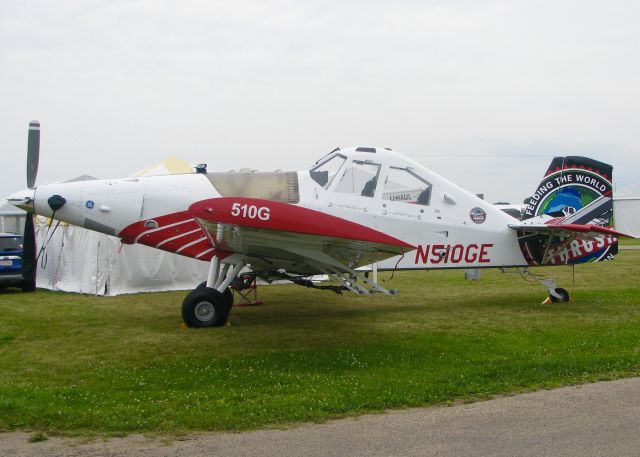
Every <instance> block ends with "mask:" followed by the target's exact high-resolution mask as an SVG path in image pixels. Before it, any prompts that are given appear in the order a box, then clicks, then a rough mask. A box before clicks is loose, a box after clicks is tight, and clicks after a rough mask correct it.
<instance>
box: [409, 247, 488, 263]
mask: <svg viewBox="0 0 640 457" xmlns="http://www.w3.org/2000/svg"><path fill="white" fill-rule="evenodd" d="M491 248H493V243H483V244H475V243H472V244H467V245H464V244H433V245H429V244H426V245H419V246H418V249H417V250H416V258H415V264H416V265H426V264H431V265H438V264H442V265H451V264H454V265H455V264H459V263H464V264H474V263H490V262H491V253H490V250H491Z"/></svg>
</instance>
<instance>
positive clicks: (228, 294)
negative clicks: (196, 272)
mask: <svg viewBox="0 0 640 457" xmlns="http://www.w3.org/2000/svg"><path fill="white" fill-rule="evenodd" d="M202 289H207V281H203V282H201V283H200V284H198V286H197V287H196V289H195V290H202ZM222 296H223V297H224V299H225V300H226V303H227V304H228V305H229V308H231V306H233V292H232V291H231V289H230V288H228V287H227V288H226V289H225V291H224V292H223V293H222Z"/></svg>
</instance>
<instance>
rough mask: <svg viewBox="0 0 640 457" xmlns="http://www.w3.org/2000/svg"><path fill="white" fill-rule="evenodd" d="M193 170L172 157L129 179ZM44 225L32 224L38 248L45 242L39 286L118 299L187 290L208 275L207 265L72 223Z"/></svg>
mask: <svg viewBox="0 0 640 457" xmlns="http://www.w3.org/2000/svg"><path fill="white" fill-rule="evenodd" d="M192 171H193V169H192V167H191V166H190V165H189V164H188V163H187V162H184V161H182V160H179V159H176V158H174V157H172V158H169V159H166V160H164V161H163V162H161V163H159V164H157V165H155V166H153V167H149V168H147V169H146V170H143V171H141V172H139V173H135V174H134V176H154V175H159V174H170V173H191V172H192ZM82 179H91V178H90V177H83V178H82ZM49 222H50V221H49V220H47V219H45V218H40V217H39V218H38V220H37V224H36V231H37V233H36V242H37V245H38V247H39V248H38V249H40V248H41V247H42V246H43V245H45V243H46V245H45V249H44V250H43V252H42V253H41V254H40V259H39V261H38V276H37V278H38V279H37V286H38V287H42V288H46V289H51V290H62V291H66V292H80V293H89V294H98V295H118V294H125V293H134V292H149V291H161V290H184V289H191V288H193V287H194V286H195V285H197V284H198V283H199V282H200V281H202V280H203V279H202V278H206V276H207V271H208V263H207V262H202V261H199V260H195V259H191V258H188V257H183V256H179V255H176V254H171V253H168V252H164V251H160V250H157V249H152V248H149V247H147V246H143V245H137V244H136V245H123V244H121V243H120V240H119V239H118V238H115V237H112V236H108V235H103V234H100V233H96V232H92V231H89V230H86V229H84V228H81V227H75V226H73V225H68V224H60V225H59V226H58V227H57V229H55V231H54V228H55V221H54V223H53V225H51V226H49ZM48 239H49V241H48V242H46V240H48Z"/></svg>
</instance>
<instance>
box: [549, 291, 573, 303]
mask: <svg viewBox="0 0 640 457" xmlns="http://www.w3.org/2000/svg"><path fill="white" fill-rule="evenodd" d="M554 290H555V292H556V293H557V294H558V295H560V297H561V298H558V297H554V296H553V295H549V298H551V301H552V302H553V303H564V302H568V301H569V292H568V291H567V289H563V288H562V287H557V288H556V289H554Z"/></svg>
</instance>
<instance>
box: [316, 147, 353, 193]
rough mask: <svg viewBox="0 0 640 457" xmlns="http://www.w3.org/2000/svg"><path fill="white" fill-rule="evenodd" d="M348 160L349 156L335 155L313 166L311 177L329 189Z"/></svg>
mask: <svg viewBox="0 0 640 457" xmlns="http://www.w3.org/2000/svg"><path fill="white" fill-rule="evenodd" d="M346 160H347V158H346V157H345V156H343V155H342V154H336V155H334V156H333V157H331V158H330V159H329V160H326V161H324V162H322V163H321V164H320V165H316V166H315V167H313V168H312V169H311V171H310V172H309V173H310V174H311V178H313V180H314V181H315V182H317V183H318V184H320V185H321V186H322V187H324V188H325V189H327V188H328V187H329V185H330V184H331V181H333V178H335V176H336V175H337V174H338V172H339V171H340V169H341V168H342V165H344V162H345V161H346Z"/></svg>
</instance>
